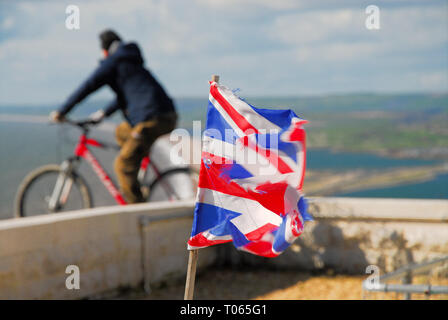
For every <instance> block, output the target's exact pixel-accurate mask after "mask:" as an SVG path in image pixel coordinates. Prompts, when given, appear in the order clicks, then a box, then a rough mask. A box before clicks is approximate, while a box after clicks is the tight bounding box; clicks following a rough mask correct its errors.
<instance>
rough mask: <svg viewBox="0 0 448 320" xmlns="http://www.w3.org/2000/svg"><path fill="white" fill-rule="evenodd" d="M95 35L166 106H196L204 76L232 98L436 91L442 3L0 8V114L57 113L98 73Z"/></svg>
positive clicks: (34, 4)
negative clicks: (127, 51) (125, 44)
mask: <svg viewBox="0 0 448 320" xmlns="http://www.w3.org/2000/svg"><path fill="white" fill-rule="evenodd" d="M68 5H76V6H78V8H79V10H80V29H79V30H69V29H67V28H66V23H65V22H66V18H67V16H68V14H66V7H67V6H68ZM369 5H376V6H377V7H378V8H379V13H380V15H379V17H380V29H379V30H369V29H367V28H366V26H365V21H366V19H367V18H368V16H369V14H367V13H366V7H367V6H369ZM105 28H113V29H115V30H116V31H117V32H118V33H119V34H120V35H121V36H122V38H123V39H124V40H125V41H136V42H137V43H138V44H139V46H140V47H141V49H142V52H143V54H144V58H145V65H146V67H147V68H149V69H150V70H151V71H152V72H153V73H154V75H155V76H156V77H157V78H158V79H159V80H160V81H161V82H162V84H163V86H164V87H165V88H166V89H167V91H168V93H169V94H170V95H172V96H174V97H186V96H187V97H188V96H191V97H193V96H194V97H201V96H204V97H207V96H208V80H209V79H210V77H211V75H212V74H219V75H220V76H221V83H222V84H224V85H226V86H228V87H230V88H233V89H235V88H239V89H240V90H241V91H240V92H239V94H240V95H241V96H243V97H244V96H301V95H324V94H335V93H336V94H342V93H353V92H378V93H391V92H392V93H396V92H400V93H408V92H436V93H440V92H448V1H446V0H445V1H431V0H427V1H413V0H388V1H375V0H369V1H363V0H339V1H335V0H327V1H316V0H303V1H301V0H189V1H185V0H165V1H160V0H158V1H156V0H145V1H139V0H127V1H118V0H98V1H80V0H70V1H21V0H19V1H7V0H0V105H43V104H47V103H48V104H61V103H62V102H63V101H64V99H66V98H67V97H68V96H69V95H70V93H71V92H72V91H73V90H74V89H75V88H76V87H77V86H78V85H79V84H80V83H81V81H83V80H84V79H85V78H86V77H87V76H88V75H89V74H90V73H91V72H92V71H93V70H94V68H95V67H96V66H97V65H98V60H99V59H100V54H101V52H100V49H99V41H98V33H99V32H100V31H101V30H103V29H105ZM111 96H112V94H111V92H110V90H109V89H107V88H105V89H102V90H100V92H99V93H96V94H95V95H94V97H96V98H98V99H103V98H106V97H111Z"/></svg>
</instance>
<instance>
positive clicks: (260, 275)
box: [139, 269, 448, 300]
mask: <svg viewBox="0 0 448 320" xmlns="http://www.w3.org/2000/svg"><path fill="white" fill-rule="evenodd" d="M365 278H366V276H348V275H312V274H310V273H303V272H297V271H281V272H280V271H266V270H261V271H255V272H253V271H236V270H228V269H224V270H213V271H207V272H206V273H204V274H201V275H199V276H198V277H197V279H196V285H195V294H194V299H195V300H204V299H218V300H231V299H234V300H240V299H257V300H265V299H267V300H309V299H315V300H328V299H335V300H358V299H363V292H362V288H361V283H362V281H363V280H364V279H365ZM432 284H433V285H448V280H447V279H443V280H442V281H437V282H432ZM183 294H184V283H174V284H170V285H167V286H165V287H161V288H157V289H154V290H153V291H152V292H151V294H150V295H147V296H144V297H139V298H143V299H183ZM365 298H367V299H388V300H389V299H393V300H395V299H403V296H402V295H397V294H395V293H366V295H365ZM413 298H414V299H425V298H426V297H425V296H424V295H414V296H413ZM431 299H448V296H447V295H444V296H443V295H439V296H432V297H431Z"/></svg>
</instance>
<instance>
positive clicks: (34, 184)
mask: <svg viewBox="0 0 448 320" xmlns="http://www.w3.org/2000/svg"><path fill="white" fill-rule="evenodd" d="M62 174H64V173H63V171H61V167H60V166H59V165H57V164H50V165H46V166H43V167H40V168H37V169H36V170H34V171H32V172H31V173H30V174H28V176H26V177H25V179H24V180H23V182H22V183H21V185H20V186H19V189H18V192H17V196H16V201H15V210H14V211H15V212H14V214H15V217H27V216H35V215H41V214H48V213H55V212H62V211H71V210H79V209H84V208H91V207H92V197H91V195H90V191H89V189H88V187H87V184H86V183H85V181H84V179H82V177H81V176H79V175H77V174H76V172H72V173H71V174H70V175H69V176H67V177H65V179H64V182H63V188H62V190H63V191H62V192H61V196H60V197H58V198H59V199H58V202H57V205H56V206H55V208H54V209H53V210H51V209H50V200H51V197H52V195H53V193H54V190H55V187H56V184H57V181H58V177H60V175H62Z"/></svg>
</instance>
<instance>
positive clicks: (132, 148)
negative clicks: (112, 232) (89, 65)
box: [50, 30, 177, 203]
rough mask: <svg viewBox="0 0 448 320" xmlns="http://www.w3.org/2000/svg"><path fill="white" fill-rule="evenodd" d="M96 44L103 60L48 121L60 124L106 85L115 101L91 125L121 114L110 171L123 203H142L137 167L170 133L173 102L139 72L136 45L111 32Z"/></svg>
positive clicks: (173, 119) (174, 115)
mask: <svg viewBox="0 0 448 320" xmlns="http://www.w3.org/2000/svg"><path fill="white" fill-rule="evenodd" d="M99 38H100V42H101V48H102V50H103V54H104V60H102V61H101V62H100V65H99V66H98V67H97V69H96V70H95V71H94V72H93V73H92V74H91V75H90V77H89V78H88V79H87V80H86V81H84V83H82V84H81V86H80V87H79V88H78V89H77V90H76V91H75V92H74V93H73V94H72V95H71V96H70V97H69V98H68V99H67V101H66V102H65V103H64V104H63V105H62V106H61V107H60V108H59V110H58V111H53V112H52V113H50V119H51V120H52V121H55V122H61V121H63V120H64V116H65V115H66V114H67V113H68V112H70V110H72V109H73V107H74V106H75V105H76V104H78V103H79V102H81V101H82V100H83V99H84V98H86V97H87V96H88V95H89V94H91V93H93V92H94V91H96V90H98V89H99V88H101V87H102V86H104V85H106V84H107V85H108V86H109V87H110V88H111V89H112V90H113V91H114V92H115V93H116V99H115V100H114V101H113V102H112V103H111V104H110V105H109V106H108V107H106V108H105V109H104V110H98V111H96V112H94V113H93V114H92V115H91V116H90V119H91V120H93V121H94V122H100V121H101V120H103V118H104V117H108V116H110V115H111V114H112V113H114V112H115V111H117V110H118V109H120V110H121V111H122V113H123V116H124V118H125V119H126V121H124V122H122V123H121V124H120V125H118V126H117V128H116V140H117V142H118V144H119V145H120V147H121V148H120V153H119V155H118V156H117V158H116V159H115V163H114V169H115V172H116V174H117V177H118V183H119V185H120V188H121V190H122V192H123V195H124V196H125V199H126V200H127V202H128V203H138V202H144V201H145V199H144V197H143V195H142V192H141V189H140V183H139V181H138V179H137V175H138V170H139V167H140V163H141V161H142V159H143V158H144V157H145V156H146V155H147V154H148V153H149V150H150V148H151V146H152V144H153V143H154V141H155V140H156V139H157V138H158V137H159V136H161V135H163V134H167V133H169V132H171V131H173V130H174V128H175V126H176V122H177V113H176V110H175V106H174V103H173V101H172V99H171V98H170V97H169V96H168V95H167V93H166V92H165V90H164V89H163V87H162V86H161V85H160V83H159V82H158V81H157V80H156V79H155V78H154V77H153V75H152V74H151V72H150V71H149V70H147V69H146V68H145V67H144V66H143V62H144V61H143V57H142V54H141V53H140V49H139V47H138V46H137V44H136V43H132V42H131V43H124V42H123V41H122V40H121V38H120V37H119V36H118V34H117V33H116V32H114V31H112V30H105V31H103V32H101V33H100V35H99Z"/></svg>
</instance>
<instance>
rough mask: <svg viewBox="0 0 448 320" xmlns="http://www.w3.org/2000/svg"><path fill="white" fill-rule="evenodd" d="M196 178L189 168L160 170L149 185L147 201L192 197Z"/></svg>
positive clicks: (194, 194)
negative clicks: (158, 174)
mask: <svg viewBox="0 0 448 320" xmlns="http://www.w3.org/2000/svg"><path fill="white" fill-rule="evenodd" d="M196 181H197V180H195V176H194V173H193V172H192V171H191V170H190V169H189V168H174V169H169V170H167V171H165V172H162V173H161V174H160V176H159V177H157V178H156V179H155V180H154V181H153V182H152V183H151V184H150V186H149V197H148V201H174V200H186V199H194V197H195V196H196V186H197V182H196Z"/></svg>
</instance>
